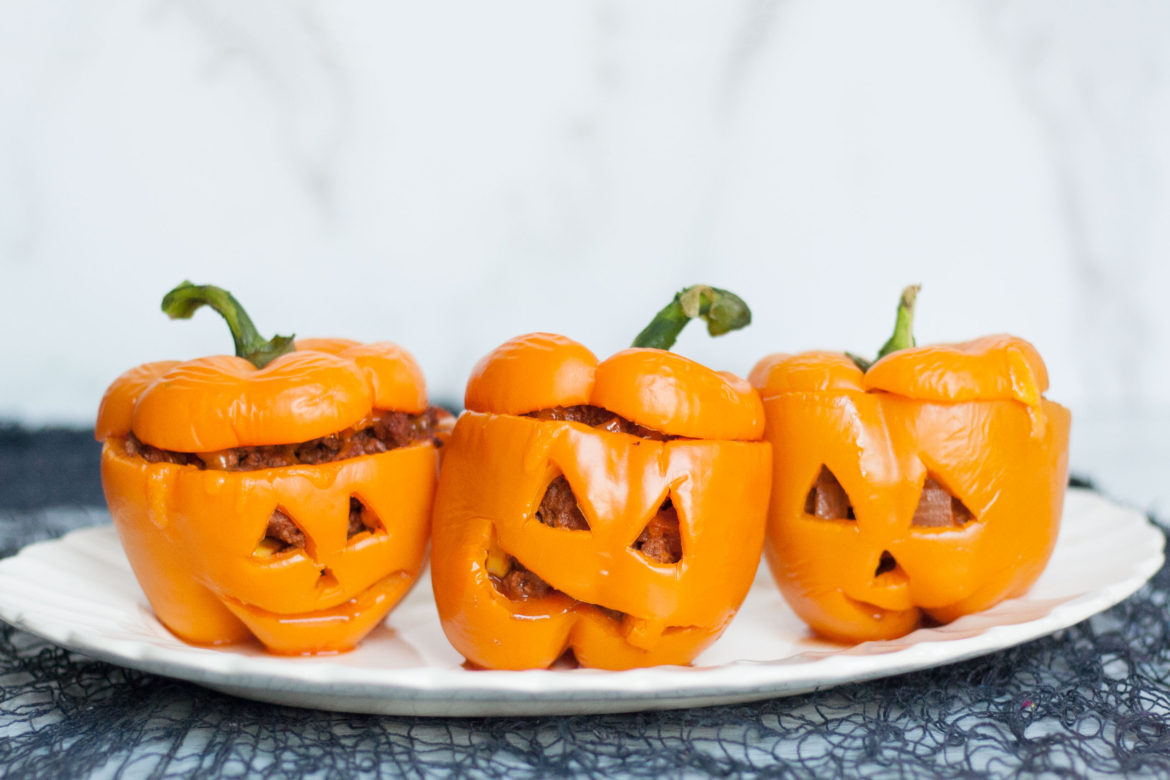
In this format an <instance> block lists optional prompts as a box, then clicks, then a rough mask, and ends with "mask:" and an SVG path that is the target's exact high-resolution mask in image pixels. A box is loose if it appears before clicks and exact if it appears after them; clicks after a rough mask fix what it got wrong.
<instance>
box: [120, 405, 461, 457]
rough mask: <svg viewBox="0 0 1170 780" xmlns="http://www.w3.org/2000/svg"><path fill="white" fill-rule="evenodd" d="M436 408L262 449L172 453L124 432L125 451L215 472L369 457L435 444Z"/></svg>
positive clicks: (393, 414)
mask: <svg viewBox="0 0 1170 780" xmlns="http://www.w3.org/2000/svg"><path fill="white" fill-rule="evenodd" d="M438 416H439V409H438V408H437V407H434V406H432V407H430V408H429V409H427V410H426V411H425V412H423V413H422V414H407V413H405V412H384V413H381V414H380V415H379V416H378V417H376V418H375V419H374V420H373V421H372V422H371V423H370V424H368V425H365V426H363V427H361V428H351V429H349V430H346V431H342V432H341V433H334V434H330V435H329V436H323V437H321V438H319V439H313V440H312V441H306V442H301V443H300V444H274V445H266V446H260V447H235V448H233V449H229V450H221V451H219V452H199V453H195V452H173V451H171V450H162V449H159V448H158V447H152V446H151V445H149V444H146V443H144V442H142V441H141V440H140V439H139V438H138V437H137V436H135V435H134V433H133V432H131V433H130V434H129V435H127V436H126V454H127V455H131V456H137V457H140V458H142V459H143V460H145V461H147V462H148V463H177V464H179V465H182V466H195V467H196V468H199V469H215V470H219V471H255V470H257V469H271V468H280V467H282V466H298V465H319V464H321V463H332V462H333V461H337V460H345V459H347V458H356V457H358V456H360V455H373V454H375V453H379V452H386V451H388V450H393V449H397V448H398V447H405V446H407V445H410V444H414V443H416V442H421V441H427V440H430V441H432V442H434V444H435V446H436V447H438V446H441V442H440V441H439V440H438V439H437V438H436V437H435V432H436V431H437V428H438Z"/></svg>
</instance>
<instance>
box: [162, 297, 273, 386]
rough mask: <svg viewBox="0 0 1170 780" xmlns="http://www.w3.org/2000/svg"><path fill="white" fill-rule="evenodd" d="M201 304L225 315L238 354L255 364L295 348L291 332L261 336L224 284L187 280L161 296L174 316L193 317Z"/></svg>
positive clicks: (166, 307) (263, 362)
mask: <svg viewBox="0 0 1170 780" xmlns="http://www.w3.org/2000/svg"><path fill="white" fill-rule="evenodd" d="M201 306H210V307H211V308H212V309H215V311H216V312H218V313H219V315H220V316H221V317H223V318H224V320H225V321H226V322H227V325H228V328H230V329H231V332H232V340H233V341H234V342H235V344H236V355H237V356H239V357H242V358H244V359H246V360H248V361H249V362H250V363H251V364H252V365H254V366H256V368H264V366H266V365H268V364H269V363H271V362H272V361H273V360H274V359H275V358H278V357H280V356H281V355H283V354H286V353H288V352H292V351H293V350H294V349H296V347H295V346H293V337H292V336H273V337H272V338H271V339H266V338H264V337H263V336H261V335H260V333H259V331H257V330H256V326H255V325H253V324H252V318H251V317H249V316H248V313H247V312H246V311H244V307H243V306H241V305H240V302H239V301H237V300H236V299H235V297H234V296H233V295H232V294H231V293H230V292H228V291H227V290H225V289H223V288H222V287H216V286H215V285H211V284H204V285H195V284H191V282H186V281H185V282H183V283H182V284H180V285H179V286H178V287H176V288H175V289H173V290H171V291H170V292H169V293H167V294H166V295H164V296H163V300H162V310H163V312H165V313H166V315H167V316H168V317H170V318H171V319H172V320H187V319H190V318H191V316H192V315H193V314H195V312H196V311H198V309H199V308H200V307H201Z"/></svg>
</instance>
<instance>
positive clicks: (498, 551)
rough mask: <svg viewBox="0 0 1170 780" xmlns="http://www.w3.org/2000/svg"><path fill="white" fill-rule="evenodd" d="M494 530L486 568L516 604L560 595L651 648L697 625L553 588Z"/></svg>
mask: <svg viewBox="0 0 1170 780" xmlns="http://www.w3.org/2000/svg"><path fill="white" fill-rule="evenodd" d="M495 533H496V532H495V529H494V528H493V529H492V532H491V545H490V546H489V548H488V551H487V555H486V556H485V568H486V569H487V572H488V578H489V579H490V580H491V583H492V585H493V586H494V587H495V589H496V591H497V592H499V594H500V595H501V596H503V597H504V598H506V599H508V600H509V601H512V602H515V603H524V602H534V603H539V602H540V601H541V600H543V599H551V598H559V599H566V600H568V601H569V602H570V606H569V611H578V610H582V611H587V612H592V613H594V614H597V615H600V616H601V617H603V618H605V619H608V620H609V621H612V623H613V624H614V626H615V627H616V628H617V629H618V630H619V631H620V632H621V634H622V635H623V636H624V637H625V640H626V642H628V643H629V644H630V645H632V646H634V647H638V648H641V649H643V650H650V649H652V648H653V647H654V646H655V645H657V644H658V642H659V640H660V639H661V638H663V637H665V636H671V635H673V634H677V633H680V632H685V631H691V630H694V629H696V628H699V627H698V626H671V625H667V624H666V623H665V622H664V621H657V620H651V619H647V618H639V617H635V616H634V615H631V614H629V613H626V612H622V611H620V610H616V609H611V608H609V607H606V606H604V605H601V604H592V603H590V602H588V601H582V600H580V599H578V598H575V597H574V596H572V595H570V594H568V593H565V592H564V591H561V590H558V589H556V588H554V587H553V586H552V585H550V584H548V583H547V582H545V581H544V580H543V579H541V577H540V576H539V575H538V574H536V573H535V572H533V571H532V570H531V569H529V568H528V567H527V566H525V565H524V564H523V563H522V562H521V561H520V560H519V559H517V558H516V557H515V556H513V555H511V554H509V553H507V552H505V551H504V550H503V549H502V548H500V546H499V544H498V543H497V542H496V536H495Z"/></svg>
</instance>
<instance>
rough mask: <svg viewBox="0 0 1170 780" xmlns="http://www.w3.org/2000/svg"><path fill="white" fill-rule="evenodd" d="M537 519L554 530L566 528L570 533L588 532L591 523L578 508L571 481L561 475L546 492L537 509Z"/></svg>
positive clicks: (551, 483) (550, 484)
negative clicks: (570, 484)
mask: <svg viewBox="0 0 1170 780" xmlns="http://www.w3.org/2000/svg"><path fill="white" fill-rule="evenodd" d="M536 519H537V520H539V521H540V522H542V523H544V524H545V525H547V526H551V527H553V528H565V529H568V530H570V531H588V530H589V521H588V520H586V519H585V515H584V514H583V513H582V512H581V507H579V506H577V497H576V496H575V495H573V488H572V487H570V486H569V480H567V479H565V477H564V475H561V476H559V477H557V478H556V479H554V480H553V481H552V482H550V483H549V485H548V490H546V491H544V498H542V499H541V500H540V506H539V507H537V509H536Z"/></svg>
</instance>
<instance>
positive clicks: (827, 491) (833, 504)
mask: <svg viewBox="0 0 1170 780" xmlns="http://www.w3.org/2000/svg"><path fill="white" fill-rule="evenodd" d="M804 511H805V512H807V513H808V514H810V515H812V516H813V517H819V518H821V519H822V520H855V519H857V518H856V517H855V516H854V514H853V505H852V504H851V503H850V502H849V496H848V495H846V493H845V488H843V487H841V483H840V482H838V481H837V478H836V477H835V476H833V472H831V471H829V470H828V469H827V468H825V467H824V466H821V472H820V473H819V474H818V475H817V481H816V482H814V483H813V486H812V488H811V489H810V490H809V491H808V496H807V497H806V498H805V500H804Z"/></svg>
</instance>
